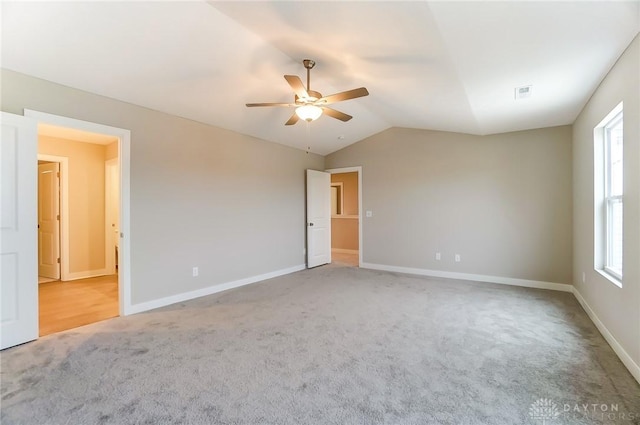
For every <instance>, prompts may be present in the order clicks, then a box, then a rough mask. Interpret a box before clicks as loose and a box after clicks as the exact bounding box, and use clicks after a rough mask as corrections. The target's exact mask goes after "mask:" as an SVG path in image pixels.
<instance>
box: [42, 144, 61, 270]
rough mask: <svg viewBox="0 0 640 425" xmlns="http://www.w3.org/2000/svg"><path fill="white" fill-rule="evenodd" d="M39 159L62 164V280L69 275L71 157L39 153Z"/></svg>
mask: <svg viewBox="0 0 640 425" xmlns="http://www.w3.org/2000/svg"><path fill="white" fill-rule="evenodd" d="M38 161H49V162H57V163H58V164H60V222H59V223H58V225H59V226H60V280H62V281H64V280H68V277H69V158H67V157H66V156H56V155H47V154H41V153H39V154H38Z"/></svg>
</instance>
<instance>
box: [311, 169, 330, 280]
mask: <svg viewBox="0 0 640 425" xmlns="http://www.w3.org/2000/svg"><path fill="white" fill-rule="evenodd" d="M330 262H331V174H329V173H325V172H323V171H315V170H307V267H308V268H311V267H316V266H320V265H322V264H327V263H330Z"/></svg>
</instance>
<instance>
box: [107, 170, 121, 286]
mask: <svg viewBox="0 0 640 425" xmlns="http://www.w3.org/2000/svg"><path fill="white" fill-rule="evenodd" d="M114 166H115V167H116V169H117V168H118V157H116V158H111V159H107V160H106V161H105V162H104V218H105V221H104V226H105V229H104V255H105V259H104V265H105V269H107V273H109V274H115V273H116V261H115V256H114V255H113V245H112V242H113V234H114V230H113V228H112V227H111V223H110V222H109V221H110V220H108V219H109V218H111V209H112V205H111V191H112V187H111V186H112V181H111V175H110V174H109V171H110V170H109V168H110V167H114ZM118 231H119V230H118Z"/></svg>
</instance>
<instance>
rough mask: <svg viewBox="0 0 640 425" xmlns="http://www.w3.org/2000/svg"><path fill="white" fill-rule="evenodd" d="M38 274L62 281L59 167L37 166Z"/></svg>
mask: <svg viewBox="0 0 640 425" xmlns="http://www.w3.org/2000/svg"><path fill="white" fill-rule="evenodd" d="M38 275H39V276H42V277H48V278H51V279H56V280H58V279H60V164H59V163H57V162H50V163H47V164H39V165H38Z"/></svg>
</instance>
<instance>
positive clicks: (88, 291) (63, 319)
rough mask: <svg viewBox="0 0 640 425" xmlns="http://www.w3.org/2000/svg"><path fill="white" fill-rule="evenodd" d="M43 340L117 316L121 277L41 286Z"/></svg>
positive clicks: (40, 305) (40, 303)
mask: <svg viewBox="0 0 640 425" xmlns="http://www.w3.org/2000/svg"><path fill="white" fill-rule="evenodd" d="M38 293H39V297H40V299H39V303H38V304H39V312H40V336H44V335H49V334H52V333H55V332H60V331H64V330H67V329H73V328H77V327H78V326H83V325H88V324H90V323H95V322H99V321H101V320H105V319H109V318H111V317H116V316H118V313H119V312H118V275H117V274H115V275H110V276H100V277H93V278H89V279H80V280H72V281H69V282H61V281H54V282H47V283H42V284H40V285H38Z"/></svg>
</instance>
